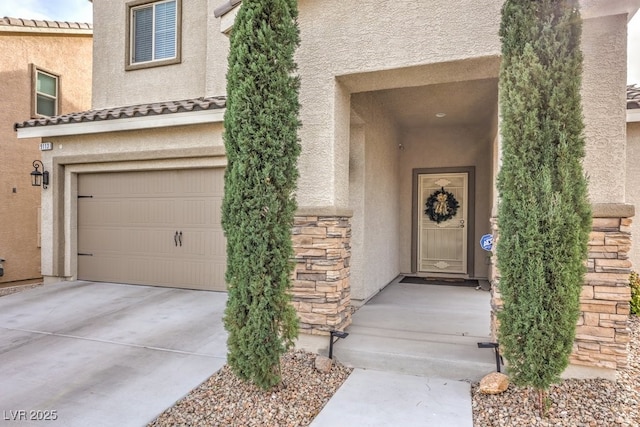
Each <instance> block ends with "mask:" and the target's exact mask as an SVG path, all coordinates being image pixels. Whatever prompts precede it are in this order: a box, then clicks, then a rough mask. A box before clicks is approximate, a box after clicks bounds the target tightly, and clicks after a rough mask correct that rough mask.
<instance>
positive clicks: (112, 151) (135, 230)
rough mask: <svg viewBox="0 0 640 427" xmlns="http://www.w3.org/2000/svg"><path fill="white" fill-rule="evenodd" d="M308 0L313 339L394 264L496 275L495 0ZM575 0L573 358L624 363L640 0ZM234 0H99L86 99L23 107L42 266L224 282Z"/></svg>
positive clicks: (113, 276) (300, 288) (308, 309)
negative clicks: (583, 214) (449, 202)
mask: <svg viewBox="0 0 640 427" xmlns="http://www.w3.org/2000/svg"><path fill="white" fill-rule="evenodd" d="M298 4H299V11H300V15H299V24H300V30H301V38H302V43H301V45H300V47H299V49H298V51H297V54H296V59H297V63H298V68H299V74H300V76H301V80H302V86H301V92H300V100H301V104H302V110H301V117H300V118H301V121H302V124H303V125H302V128H301V130H300V134H299V135H300V138H301V144H302V154H301V156H300V159H299V170H300V179H299V183H298V192H297V199H298V205H299V210H298V212H297V216H296V223H295V226H294V229H293V242H294V246H295V251H296V262H297V266H296V271H295V278H294V279H295V281H294V288H293V295H294V305H295V307H296V309H297V310H298V313H299V317H300V321H301V331H302V333H303V335H302V338H301V342H303V343H305V345H309V346H313V342H314V340H313V338H314V337H315V338H317V339H318V340H320V339H322V344H323V345H326V339H325V338H326V335H327V334H328V332H329V331H330V330H333V329H342V328H344V327H346V326H347V325H348V324H349V323H350V316H351V314H350V313H351V311H350V305H351V304H352V303H360V302H362V301H366V300H367V299H368V298H370V297H371V296H372V295H374V294H375V293H376V292H377V291H378V290H380V289H381V288H383V287H384V286H385V285H386V284H388V283H389V282H390V281H392V280H393V279H394V278H396V277H397V276H398V275H402V274H410V275H422V276H430V277H446V278H474V279H488V280H494V279H495V277H494V275H495V272H494V269H493V268H492V265H493V263H492V259H491V257H490V253H489V252H487V251H485V250H483V249H482V248H481V247H480V245H479V244H478V241H479V239H480V237H481V236H482V235H485V234H488V233H495V232H496V230H494V229H493V226H492V224H494V223H495V222H494V221H493V220H494V217H495V214H496V199H497V196H496V190H495V180H496V178H495V177H496V172H497V170H498V169H499V167H500V162H499V159H500V135H499V126H500V122H499V117H498V111H499V108H498V74H499V66H500V39H499V37H498V28H499V24H500V9H501V5H502V1H501V0H462V1H456V2H451V1H444V0H435V1H430V2H424V1H409V0H394V1H369V0H362V1H357V2H356V1H343V0H300V1H299V3H298ZM581 4H582V16H583V18H584V26H583V45H582V46H583V51H584V78H583V91H582V93H583V103H584V117H585V122H586V140H587V155H586V159H585V162H584V165H585V169H586V171H587V173H588V174H589V184H590V186H589V193H590V199H591V201H592V203H593V205H594V208H593V212H594V232H593V233H592V238H591V248H590V258H589V273H588V274H587V276H586V282H585V286H584V292H583V294H582V303H583V315H582V317H581V319H580V324H579V327H578V335H577V340H576V345H575V351H574V354H573V356H572V363H573V365H574V367H576V368H579V369H582V370H583V371H585V372H587V373H588V374H590V375H608V374H607V373H608V372H611V371H615V369H617V368H619V367H621V366H624V365H625V364H626V352H627V350H626V344H627V342H628V333H627V332H625V331H626V321H627V320H626V319H627V315H628V313H629V303H628V298H629V287H628V273H629V270H630V267H631V265H630V262H629V260H628V251H629V245H630V224H631V217H633V215H634V206H633V205H632V204H630V203H627V202H628V201H629V200H627V198H626V197H627V195H628V192H627V187H628V186H629V185H631V183H630V182H628V181H627V173H626V168H625V155H626V153H627V151H626V136H625V135H626V134H625V132H626V116H625V114H626V110H625V100H626V81H625V78H626V71H625V70H626V53H625V52H626V41H627V35H626V26H627V22H628V21H629V19H630V18H631V16H632V15H633V14H634V13H635V12H636V10H637V9H638V7H640V0H616V1H607V2H602V1H599V0H583V1H581ZM238 7H241V3H240V2H239V1H238V0H228V1H226V2H223V1H222V0H189V1H186V0H133V1H127V0H95V1H94V73H93V103H92V108H93V109H92V110H90V111H84V112H80V113H77V114H71V115H63V116H58V117H54V118H51V119H40V120H30V121H27V122H24V123H20V124H18V125H17V131H18V136H19V137H21V138H26V137H40V138H42V140H43V141H45V142H51V143H52V144H53V150H51V151H46V152H43V160H44V164H45V166H46V168H47V169H48V170H50V172H51V184H50V188H49V189H47V190H44V191H43V192H42V206H43V213H42V236H43V237H42V269H43V275H44V276H45V279H46V282H49V283H51V282H54V281H59V280H68V279H83V280H91V281H98V282H100V281H109V282H121V283H132V284H149V285H158V286H175V287H185V288H193V289H210V290H218V291H223V290H224V289H225V282H224V275H223V274H224V268H225V243H224V236H223V233H222V231H221V227H220V214H219V212H220V201H221V197H222V194H223V191H224V188H223V173H224V167H225V151H224V145H223V141H222V133H223V130H224V126H223V112H224V108H225V101H224V94H225V86H226V81H225V73H226V68H227V63H226V58H227V54H228V49H229V40H228V37H227V35H226V33H228V32H229V31H232V26H233V19H234V16H235V13H236V11H237V8H238ZM443 188H444V189H446V191H448V192H449V193H451V194H453V195H454V196H455V198H456V200H457V201H458V202H459V205H460V207H459V209H458V211H457V214H456V216H455V217H454V218H450V219H449V220H448V221H445V222H441V223H438V222H436V221H432V220H430V218H429V217H428V216H427V215H425V213H424V211H425V200H427V199H428V198H429V196H430V195H432V194H434V192H437V191H438V190H439V189H443ZM493 302H494V306H497V305H499V303H500V299H499V295H498V294H496V295H494V301H493ZM454 306H455V301H452V307H454ZM490 310H491V309H490V308H489V307H487V316H489V312H490ZM318 342H319V341H318ZM608 376H610V375H608Z"/></svg>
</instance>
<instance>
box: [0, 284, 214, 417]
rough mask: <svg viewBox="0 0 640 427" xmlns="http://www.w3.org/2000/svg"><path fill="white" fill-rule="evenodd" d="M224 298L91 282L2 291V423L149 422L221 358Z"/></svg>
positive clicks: (194, 384) (0, 401)
mask: <svg viewBox="0 0 640 427" xmlns="http://www.w3.org/2000/svg"><path fill="white" fill-rule="evenodd" d="M226 298H227V296H226V294H225V293H218V292H205V291H189V290H182V289H169V288H158V287H151V286H136V285H120V284H112V283H90V282H64V283H59V284H53V285H47V286H43V287H39V288H36V289H32V290H28V291H25V292H20V293H17V294H13V295H8V296H6V297H2V298H0V424H3V425H4V424H6V425H43V421H44V420H45V419H48V420H50V421H49V422H48V423H46V424H47V425H61V426H62V425H64V426H114V425H118V426H140V425H145V424H146V423H148V422H150V421H151V420H153V419H154V418H155V417H156V416H157V415H158V414H160V413H161V412H162V411H163V410H164V409H166V408H168V407H170V406H171V405H173V403H174V402H176V401H177V400H178V399H180V398H181V397H182V396H184V395H186V394H187V393H188V392H189V391H190V390H191V389H193V388H195V387H196V386H198V385H199V384H200V383H202V382H203V381H205V380H206V379H207V378H208V377H209V376H211V375H212V374H213V373H215V372H216V371H217V370H218V369H220V368H221V367H222V366H223V365H224V363H225V356H226V338H227V337H226V332H225V330H224V327H223V324H222V315H223V311H224V306H225V302H226ZM53 420H55V421H53Z"/></svg>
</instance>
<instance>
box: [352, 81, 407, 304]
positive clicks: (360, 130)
mask: <svg viewBox="0 0 640 427" xmlns="http://www.w3.org/2000/svg"><path fill="white" fill-rule="evenodd" d="M352 107H353V109H354V111H355V112H356V113H357V115H358V117H359V119H361V120H362V122H363V124H361V125H359V124H357V123H356V124H355V125H354V126H352V132H351V135H352V136H354V137H355V138H356V140H355V141H353V142H352V143H351V145H352V147H353V153H350V159H349V163H350V169H351V175H352V177H350V181H351V182H350V184H351V185H350V189H349V191H350V192H352V193H353V194H352V195H351V201H352V202H353V206H351V208H352V209H353V211H354V215H353V219H352V231H351V256H352V257H354V258H353V263H352V265H354V266H355V265H356V264H357V266H355V267H356V268H355V269H352V270H351V298H352V299H354V300H363V299H365V298H367V297H370V296H371V295H373V294H375V292H377V291H378V290H379V289H381V288H383V287H384V286H385V285H386V284H387V283H389V282H390V281H391V280H393V279H394V278H395V277H396V276H397V275H398V273H399V267H400V240H399V239H398V235H399V230H400V218H399V213H400V211H399V209H398V206H399V204H400V199H399V195H400V191H399V190H400V188H399V181H398V179H399V173H398V171H399V167H400V164H399V159H400V157H399V152H400V150H399V148H398V145H399V141H398V136H397V130H396V127H395V125H394V123H393V121H392V120H391V118H390V117H389V116H388V115H387V114H386V113H385V110H384V106H383V105H381V104H380V102H379V101H378V100H377V99H376V98H375V95H373V94H370V93H365V94H359V95H354V96H353V99H352Z"/></svg>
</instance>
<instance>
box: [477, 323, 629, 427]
mask: <svg viewBox="0 0 640 427" xmlns="http://www.w3.org/2000/svg"><path fill="white" fill-rule="evenodd" d="M630 328H631V344H630V348H629V354H630V355H629V366H628V368H626V369H624V370H621V371H619V372H618V374H617V375H618V377H617V382H616V383H615V384H614V383H612V382H610V381H607V380H566V381H563V382H562V383H561V384H559V385H555V386H552V387H551V388H550V389H549V401H548V403H549V405H550V406H549V412H548V414H547V417H545V418H541V417H540V415H539V411H538V408H537V393H536V392H535V391H534V390H531V389H526V388H519V387H515V386H513V385H510V386H509V388H508V389H507V391H506V392H505V393H503V394H499V395H485V394H482V393H480V392H479V391H478V385H477V384H476V385H474V386H473V387H472V398H473V425H474V427H493V426H496V427H498V426H499V427H506V426H518V427H520V426H545V427H547V426H563V427H564V426H567V427H583V426H584V427H593V426H607V427H610V426H615V427H618V426H624V427H635V426H640V410H639V409H638V407H639V406H640V319H638V317H635V316H634V317H632V318H631V322H630Z"/></svg>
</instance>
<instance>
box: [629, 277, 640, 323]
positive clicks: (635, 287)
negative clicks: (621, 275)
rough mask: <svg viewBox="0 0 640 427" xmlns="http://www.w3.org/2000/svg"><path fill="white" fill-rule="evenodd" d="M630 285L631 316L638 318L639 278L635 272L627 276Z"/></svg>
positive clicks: (639, 303)
mask: <svg viewBox="0 0 640 427" xmlns="http://www.w3.org/2000/svg"><path fill="white" fill-rule="evenodd" d="M629 284H630V285H631V314H635V315H636V316H640V277H639V276H638V273H636V272H635V271H632V272H631V275H630V276H629Z"/></svg>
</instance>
